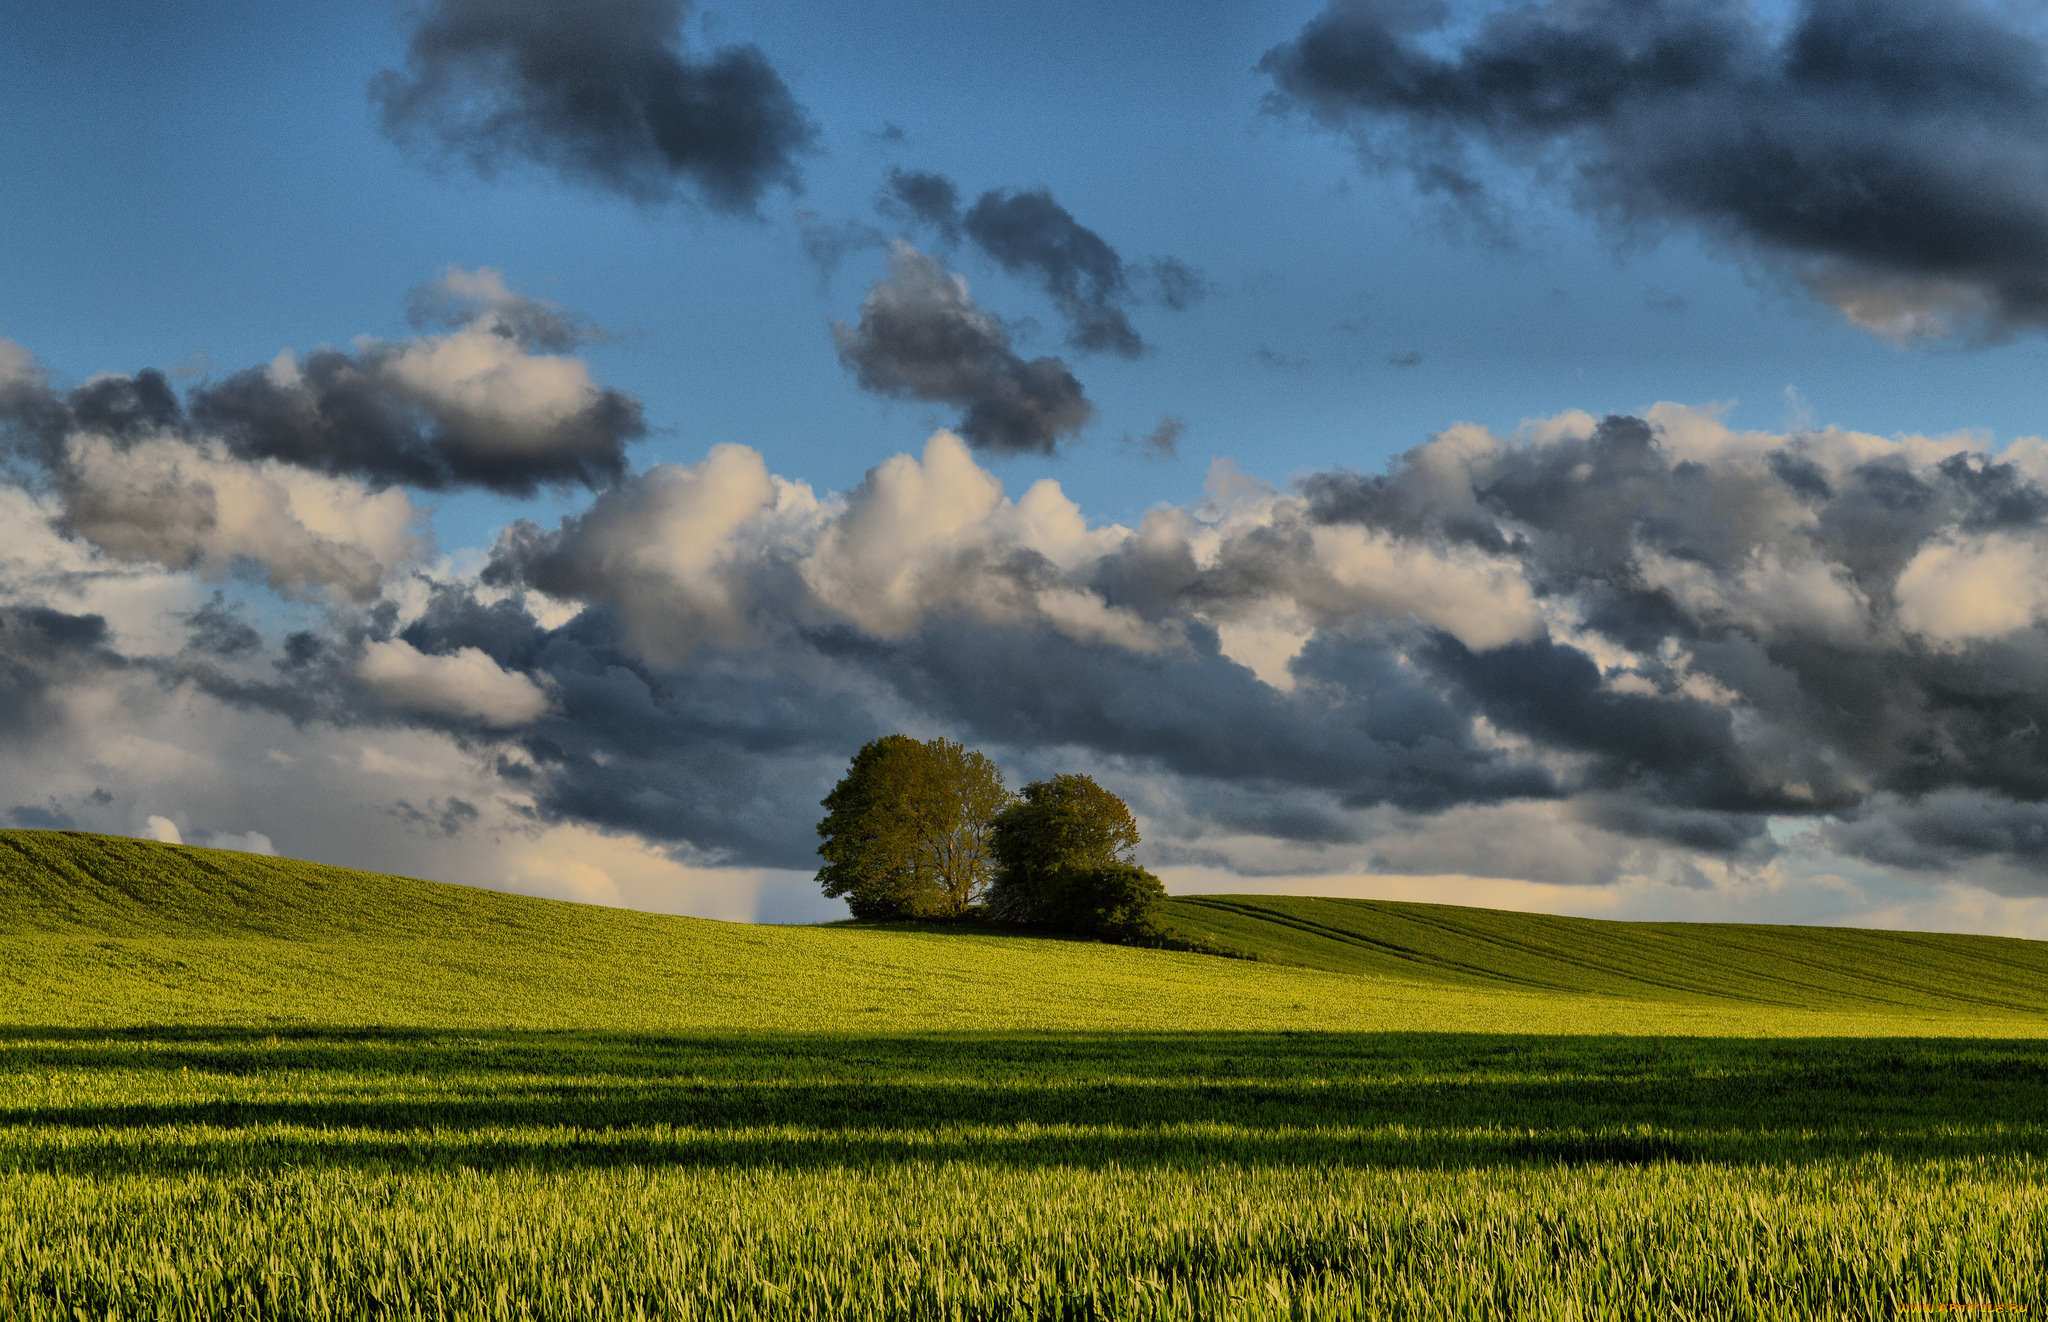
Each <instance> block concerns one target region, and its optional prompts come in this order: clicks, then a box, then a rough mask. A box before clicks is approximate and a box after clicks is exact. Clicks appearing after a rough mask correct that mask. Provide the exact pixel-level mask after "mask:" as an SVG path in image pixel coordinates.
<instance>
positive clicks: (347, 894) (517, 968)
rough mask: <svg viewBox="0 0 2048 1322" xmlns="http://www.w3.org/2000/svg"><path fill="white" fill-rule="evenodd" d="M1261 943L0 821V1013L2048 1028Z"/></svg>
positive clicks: (1208, 928) (1525, 1028) (1671, 961)
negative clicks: (630, 890)
mask: <svg viewBox="0 0 2048 1322" xmlns="http://www.w3.org/2000/svg"><path fill="white" fill-rule="evenodd" d="M1170 916H1171V919H1172V921H1173V922H1174V923H1175V924H1176V925H1179V926H1181V927H1182V928H1184V929H1186V930H1189V931H1191V932H1198V933H1201V934H1204V935H1207V936H1209V937H1210V938H1211V939H1212V940H1214V941H1216V942H1218V943H1219V944H1222V945H1226V946H1230V947H1234V948H1238V949H1242V950H1245V951H1247V952H1249V953H1254V954H1256V955H1257V956H1258V957H1259V958H1258V959H1257V960H1244V959H1219V958H1215V957H1213V956H1206V955H1195V954H1185V953H1178V952H1168V951H1153V950H1131V949H1125V948H1120V947H1114V946H1105V945H1098V944H1093V943H1087V942H1072V941H1059V940H1051V939H1043V938H1034V937H1024V936H1010V935H1000V934H993V933H989V932H985V931H981V932H974V931H963V930H958V929H952V930H938V929H929V928H927V929H922V930H919V929H909V930H905V929H887V928H862V927H858V926H830V927H809V928H799V927H767V926H752V925H745V924H734V923H718V922H711V921H707V920H701V919H690V918H676V917H666V916H661V915H654V914H644V913H634V912H629V911H625V910H617V909H604V908H597V907H593V906H587V905H577V904H569V903H565V902H561V901H553V900H542V899H533V898H529V897H524V896H515V895H505V894H500V893H497V892H493V891H485V890H477V889H472V888H468V887H461V886H448V885H442V884H439V883H435V882H427V881H416V880H410V879H406V878H400V877H388V876H381V875H377V874H372V873H364V872H354V871H350V870H348V869H343V868H332V867H325V866H321V865H317V864H310V863H298V862H292V861H289V860H281V859H273V858H265V857H260V856H256V855H249V854H240V853H231V852H225V851H218V850H207V849H197V848H192V847H188V846H173V845H162V844H156V843H152V842H147V841H139V840H130V839H126V838H120V837H108V836H93V835H84V834H76V833H65V832H41V831H0V1024H10V1023H11V1024H16V1025H40V1026H62V1025H79V1026H93V1025H99V1026H112V1025H121V1024H127V1025H134V1024H162V1025H172V1024H256V1025H262V1024H271V1025H302V1024H327V1025H340V1024H350V1025H383V1026H406V1025H420V1026H434V1027H449V1026H461V1025H473V1026H477V1027H518V1028H534V1029H571V1028H582V1029H613V1028H616V1029H629V1030H632V1031H636V1032H659V1033H691V1032H699V1031H729V1030H769V1031H812V1030H818V1031H827V1030H829V1031H832V1032H838V1033H848V1032H852V1033H892V1032H900V1031H929V1030H944V1031H970V1032H980V1031H988V1030H1003V1031H1025V1032H1031V1031H1064V1030H1073V1029H1088V1030H1096V1031H1108V1032H1177V1031H1183V1030H1190V1029H1201V1030H1209V1031H1302V1030H1342V1031H1361V1030H1366V1031H1386V1030H1400V1031H1441V1030H1466V1031H1474V1032H1550V1033H1560V1032H1561V1033H1588V1032H1591V1033H1643V1032H1664V1033H1688V1034H1700V1033H1708V1034H1714V1033H1743V1034H1786V1033H1791V1034H1826V1033H1851V1034H1853V1033H1863V1032H1887V1033H1898V1032H1932V1033H1940V1034H1950V1033H1965V1032H1967V1033H1978V1032H1997V1033H2000V1034H2005V1035H2013V1036H2020V1035H2026V1036H2031V1035H2034V1034H2036V1033H2040V1032H2044V1031H2048V1013H2044V1012H2048V994H2044V992H2043V990H2041V989H2044V988H2048V976H2044V975H2048V946H2043V945H2041V944H2039V943H2033V942H2023V941H2007V940H2000V939H1997V938H1989V937H1957V936H1926V935H1920V934H1905V933H1873V932H1852V931H1842V930H1835V929H1821V928H1764V927H1715V926H1689V925H1682V924H1633V923H1607V922H1594V921H1590V920H1573V919H1558V918H1548V917H1543V916H1539V915H1530V914H1513V913H1500V912H1494V911H1488V910H1476V909H1454V908H1448V907H1444V906H1434V905H1400V904H1367V903H1360V902H1350V901H1336V900H1308V899H1302V900H1295V899H1278V900H1276V899H1267V898H1254V897H1228V896H1204V897H1192V898H1183V899H1180V900H1176V901H1174V902H1173V905H1172V908H1171V915H1170Z"/></svg>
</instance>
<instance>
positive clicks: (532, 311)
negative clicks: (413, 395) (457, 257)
mask: <svg viewBox="0 0 2048 1322" xmlns="http://www.w3.org/2000/svg"><path fill="white" fill-rule="evenodd" d="M405 315H406V320H408V321H410V322H411V323H412V324H413V325H414V326H416V327H419V328H421V329H425V328H427V327H430V326H439V327H444V328H447V329H453V330H461V329H464V328H466V327H480V328H482V329H485V330H488V331H490V332H491V333H492V334H494V335H498V336H502V337H503V338H505V339H507V340H510V341H512V343H514V344H516V345H518V346H519V347H520V348H521V349H523V350H525V351H526V352H528V353H557V354H559V353H567V352H569V351H570V350H571V349H574V348H577V347H578V346H580V345H585V344H600V343H603V342H604V341H606V340H609V339H610V338H611V335H610V333H609V332H607V331H606V330H605V329H604V328H603V327H601V326H598V325H596V324H595V323H593V322H592V321H591V320H590V318H588V317H586V316H584V315H582V314H581V313H578V312H572V311H570V310H569V309H567V308H564V307H562V306H560V305H558V304H555V303H549V302H547V301H546V300H544V299H536V298H528V297H526V296H525V295H524V294H517V293H514V292H513V291H512V289H511V288H510V287H509V286H508V285H506V283H505V274H504V272H502V271H499V270H495V269H493V268H492V267H488V266H480V267H478V268H477V269H476V270H474V271H465V270H463V269H462V268H461V267H459V266H450V267H448V268H447V269H445V270H443V271H442V272H441V274H440V275H438V276H436V277H434V278H433V279H432V280H429V281H428V282H427V283H425V284H423V285H420V286H418V287H416V288H415V289H413V290H412V292H411V293H409V294H407V295H406V306H405Z"/></svg>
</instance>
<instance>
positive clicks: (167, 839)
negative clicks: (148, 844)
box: [142, 817, 185, 845]
mask: <svg viewBox="0 0 2048 1322" xmlns="http://www.w3.org/2000/svg"><path fill="white" fill-rule="evenodd" d="M142 829H143V834H144V835H145V836H146V837H147V838H149V839H151V840H161V841H162V842H163V843H165V844H167V845H182V844H184V843H185V837H184V836H183V835H182V834H180V833H179V831H178V824H177V823H176V822H174V821H172V820H171V819H170V818H168V817H150V818H149V819H147V820H146V821H145V822H143V824H142Z"/></svg>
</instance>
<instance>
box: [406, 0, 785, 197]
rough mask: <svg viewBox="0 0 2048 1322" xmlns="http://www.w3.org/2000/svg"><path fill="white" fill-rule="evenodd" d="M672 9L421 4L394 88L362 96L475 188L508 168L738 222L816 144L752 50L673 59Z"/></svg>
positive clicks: (677, 33) (474, 1) (512, 0)
mask: <svg viewBox="0 0 2048 1322" xmlns="http://www.w3.org/2000/svg"><path fill="white" fill-rule="evenodd" d="M687 13H688V6H687V5H686V4H685V3H683V2H682V0H588V2H586V3H579V4H561V3H557V2H556V0H433V2H432V3H429V4H427V5H426V6H424V7H423V8H422V9H421V10H420V11H419V15H418V20H417V24H416V26H414V28H413V30H412V34H411V39H410V42H409V45H408V47H407V52H406V69H405V72H404V73H400V72H398V71H396V70H390V71H386V72H385V73H383V74H382V75H380V76H379V77H378V78H377V79H376V80H375V81H374V82H373V83H372V84H371V87H370V93H371V97H372V99H373V100H374V101H375V102H376V103H377V106H378V109H379V111H380V112H381V114H382V117H383V123H384V128H385V131H386V132H387V133H389V134H390V135H391V136H392V137H393V138H395V139H396V140H398V141H399V142H401V143H403V144H406V145H409V146H419V147H423V148H425V149H427V150H429V151H431V152H433V153H435V154H437V155H439V156H442V157H445V158H451V159H455V160H459V161H463V162H466V163H467V164H468V165H469V166H470V167H471V168H473V169H475V170H476V171H477V172H478V173H480V174H484V175H487V176H488V175H491V174H494V173H495V172H496V171H497V170H498V169H500V168H501V167H502V166H504V165H505V164H506V163H507V162H511V161H524V162H529V163H532V164H536V165H540V166H543V167H545V168H547V169H551V170H553V171H554V172H555V173H557V174H559V175H560V176H562V177H563V178H564V179H567V180H570V181H572V182H576V183H580V184H586V185H590V186H592V187H596V188H600V189H604V190H606V191H608V192H613V193H617V194H619V195H620V196H623V197H626V198H630V199H631V200H633V201H635V202H639V203H646V204H652V203H661V202H667V201H670V200H672V199H674V198H675V197H677V196H678V195H679V194H680V193H683V192H686V191H687V192H690V193H694V194H695V195H696V196H698V197H701V198H702V200H703V201H704V202H705V203H706V204H707V205H709V206H710V207H711V208H712V209H714V210H717V211H723V212H728V213H739V214H752V213H753V212H754V210H755V207H756V206H757V204H758V203H759V202H760V199H761V196H762V194H763V193H764V192H766V191H767V190H768V189H769V188H770V187H772V186H775V185H783V186H787V187H790V188H794V187H795V186H796V183H797V165H796V160H797V157H798V155H799V154H801V153H802V152H803V151H804V150H805V149H806V148H807V147H808V146H809V145H810V143H811V142H812V140H813V139H814V138H815V137H816V134H817V130H816V129H815V127H814V126H813V125H812V124H811V122H810V120H809V119H808V117H806V115H805V114H804V111H803V108H802V107H801V106H799V105H798V104H797V101H796V98H795V97H793V96H792V95H791V94H790V91H789V89H788V88H787V87H786V86H785V85H784V84H783V81H782V79H781V77H780V76H779V75H778V74H777V73H776V72H775V70H774V69H773V68H771V67H770V66H769V64H768V61H767V59H766V58H765V57H764V56H763V55H762V54H761V52H760V51H759V50H758V49H756V48H755V47H753V46H733V47H727V48H725V49H722V50H718V51H714V52H712V53H711V54H709V55H708V56H705V57H697V56H693V55H691V54H688V53H686V52H685V51H684V50H683V49H682V42H681V29H682V21H683V18H684V16H685V15H686V14H687Z"/></svg>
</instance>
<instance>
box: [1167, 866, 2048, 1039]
mask: <svg viewBox="0 0 2048 1322" xmlns="http://www.w3.org/2000/svg"><path fill="white" fill-rule="evenodd" d="M1167 921H1168V922H1169V924H1170V925H1171V926H1172V927H1173V928H1174V929H1175V930H1176V931H1178V932H1180V933H1182V934H1184V935H1187V936H1192V937H1200V938H1205V939H1207V940H1208V941H1211V942H1213V943H1215V944H1216V945H1218V946H1220V947H1224V948H1228V949H1231V950H1236V951H1240V952H1242V953H1244V954H1247V955H1251V956H1253V957H1255V958H1257V959H1261V960H1267V961H1271V962H1273V963H1277V964H1288V965H1294V966H1298V967H1302V968H1315V969H1327V970H1330V971H1332V972H1338V973H1360V974H1370V975H1375V976H1380V977H1389V978H1400V979H1412V980H1416V981H1420V982H1427V983H1434V984H1440V985H1445V986H1457V987H1470V988H1473V989H1487V988H1491V989H1507V988H1517V989H1522V990H1532V991H1551V992H1571V993H1582V994H1592V995H1598V996H1613V997H1624V998H1628V999H1637V1000H1651V1001H1669V1000H1680V1001H1684V1000H1693V999H1696V998H1700V997H1708V998H1712V999H1715V1000H1730V1001H1739V1002H1750V1003H1754V1004H1758V1005H1779V1006H1804V1007H1823V1006H1825V1007H1842V1008H1848V1007H1865V1008H1898V1009H1915V1010H1939V1009H1984V1010H1989V1011H1996V1012H2005V1011H2015V1012H2019V1013H2024V1014H2042V1013H2048V942H2041V941H2022V940H2018V939H2014V938H2010V937H1993V936H1964V935H1956V934H1952V933H1937V932H1881V931H1871V930H1868V929H1864V928H1848V927H1782V926H1766V925H1763V924H1752V923H1631V922H1613V921H1608V920H1604V919H1595V918H1562V917H1556V916H1553V915H1549V914H1533V913H1511V912H1506V911H1503V910H1498V909H1469V908H1462V907H1459V906H1456V905H1449V904H1412V903H1399V902H1394V901H1386V900H1340V899H1321V898H1313V897H1307V896H1288V895H1260V896H1252V895H1190V896H1182V897H1178V898H1176V899H1174V900H1172V901H1170V902H1169V903H1168V906H1167Z"/></svg>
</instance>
